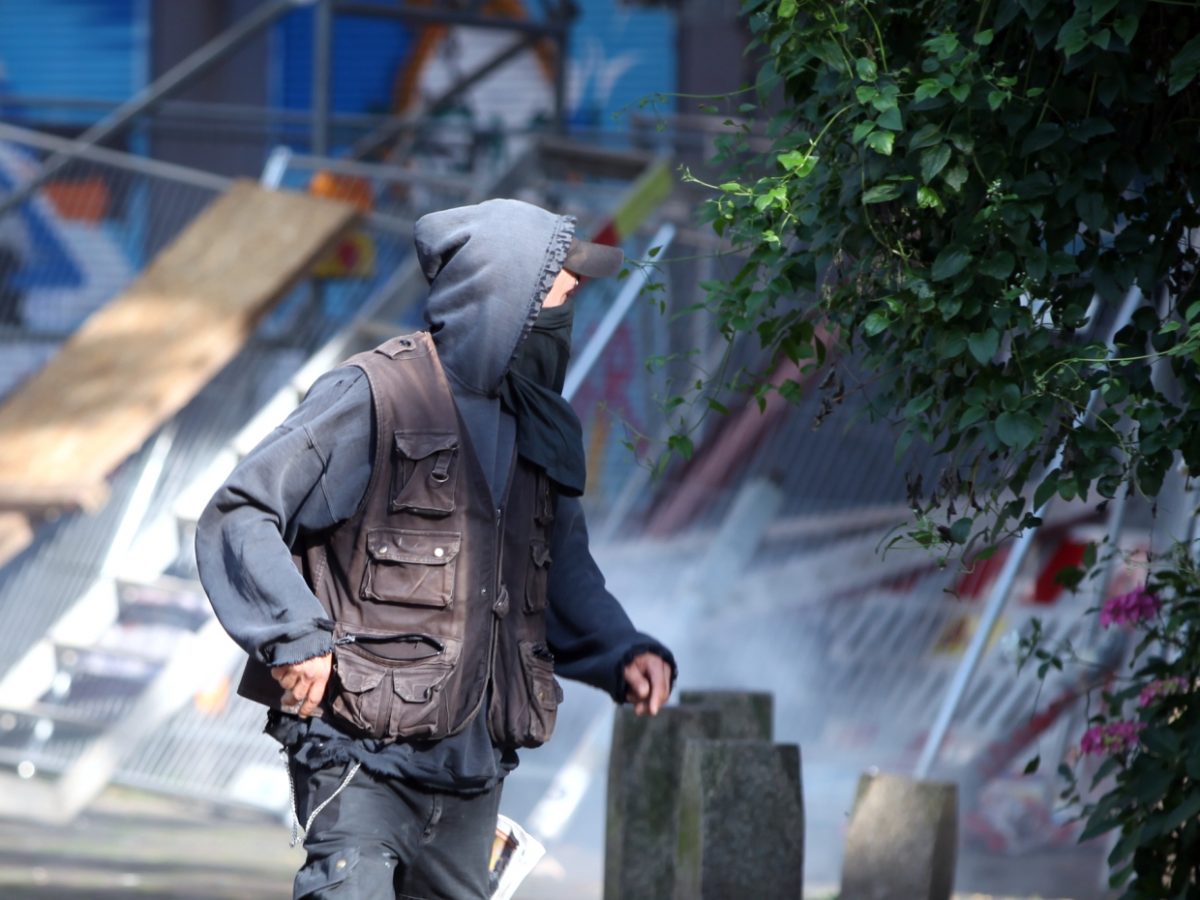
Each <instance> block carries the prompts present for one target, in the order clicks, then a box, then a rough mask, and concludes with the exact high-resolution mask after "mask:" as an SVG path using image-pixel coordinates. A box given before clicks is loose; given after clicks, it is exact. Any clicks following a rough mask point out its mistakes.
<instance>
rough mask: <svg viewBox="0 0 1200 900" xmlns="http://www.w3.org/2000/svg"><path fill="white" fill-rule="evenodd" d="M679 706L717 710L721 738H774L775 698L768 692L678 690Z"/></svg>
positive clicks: (761, 739)
mask: <svg viewBox="0 0 1200 900" xmlns="http://www.w3.org/2000/svg"><path fill="white" fill-rule="evenodd" d="M679 705H680V706H711V707H714V708H715V709H718V710H720V711H721V737H727V738H746V739H748V740H756V741H770V740H774V737H775V724H774V723H775V698H774V696H773V695H772V694H771V693H769V692H767V691H681V692H680V694H679Z"/></svg>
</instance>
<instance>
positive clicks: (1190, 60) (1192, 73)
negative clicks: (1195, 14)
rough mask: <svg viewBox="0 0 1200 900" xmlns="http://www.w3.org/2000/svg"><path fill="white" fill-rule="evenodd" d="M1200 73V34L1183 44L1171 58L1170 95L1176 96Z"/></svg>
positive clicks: (1168, 91)
mask: <svg viewBox="0 0 1200 900" xmlns="http://www.w3.org/2000/svg"><path fill="white" fill-rule="evenodd" d="M1198 73H1200V35H1197V36H1196V37H1194V38H1192V39H1191V40H1190V41H1188V42H1187V43H1186V44H1184V45H1183V49H1181V50H1180V51H1179V52H1178V53H1176V54H1175V56H1174V58H1173V59H1172V60H1171V77H1170V80H1169V81H1168V82H1167V94H1168V96H1174V95H1175V94H1178V93H1179V92H1180V91H1182V90H1183V89H1184V88H1185V87H1187V86H1188V85H1189V84H1191V82H1192V79H1193V78H1195V77H1196V75H1197V74H1198Z"/></svg>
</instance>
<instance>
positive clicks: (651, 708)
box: [625, 651, 671, 716]
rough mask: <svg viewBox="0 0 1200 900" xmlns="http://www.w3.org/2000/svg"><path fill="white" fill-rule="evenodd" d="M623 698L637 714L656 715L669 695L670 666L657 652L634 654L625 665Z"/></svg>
mask: <svg viewBox="0 0 1200 900" xmlns="http://www.w3.org/2000/svg"><path fill="white" fill-rule="evenodd" d="M625 688H626V689H625V699H626V700H628V701H629V702H630V703H632V704H633V711H634V712H635V713H637V714H638V715H639V716H646V715H650V716H653V715H657V714H658V711H659V710H660V709H662V707H663V704H664V703H666V702H667V698H668V697H670V696H671V666H670V664H669V663H668V662H667V661H666V660H665V659H663V658H662V657H661V656H659V655H658V654H657V653H650V652H649V651H647V652H646V653H642V654H641V655H639V656H635V657H634V658H633V661H632V662H630V663H629V665H627V666H626V667H625Z"/></svg>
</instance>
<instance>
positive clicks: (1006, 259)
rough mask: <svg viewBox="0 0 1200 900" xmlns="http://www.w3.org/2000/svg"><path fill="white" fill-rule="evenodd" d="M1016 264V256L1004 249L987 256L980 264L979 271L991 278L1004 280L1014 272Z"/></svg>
mask: <svg viewBox="0 0 1200 900" xmlns="http://www.w3.org/2000/svg"><path fill="white" fill-rule="evenodd" d="M1016 265H1017V261H1016V258H1015V257H1014V256H1013V255H1012V254H1011V253H1009V252H1008V251H1007V250H1002V251H1000V252H999V253H994V254H992V255H991V256H988V257H985V258H984V259H983V261H982V262H981V263H980V264H979V271H981V272H982V273H983V274H984V275H987V276H988V277H989V278H995V279H996V280H998V281H1003V280H1004V279H1005V278H1007V277H1008V276H1009V275H1011V274H1012V272H1013V269H1014V268H1015V267H1016Z"/></svg>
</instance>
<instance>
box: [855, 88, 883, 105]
mask: <svg viewBox="0 0 1200 900" xmlns="http://www.w3.org/2000/svg"><path fill="white" fill-rule="evenodd" d="M854 96H855V97H856V98H858V102H859V103H862V104H864V105H865V104H867V103H871V102H872V101H873V100H874V99H875V98H876V97H878V96H879V88H877V87H875V86H874V85H872V84H860V85H859V86H858V87H856V88H855V89H854Z"/></svg>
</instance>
